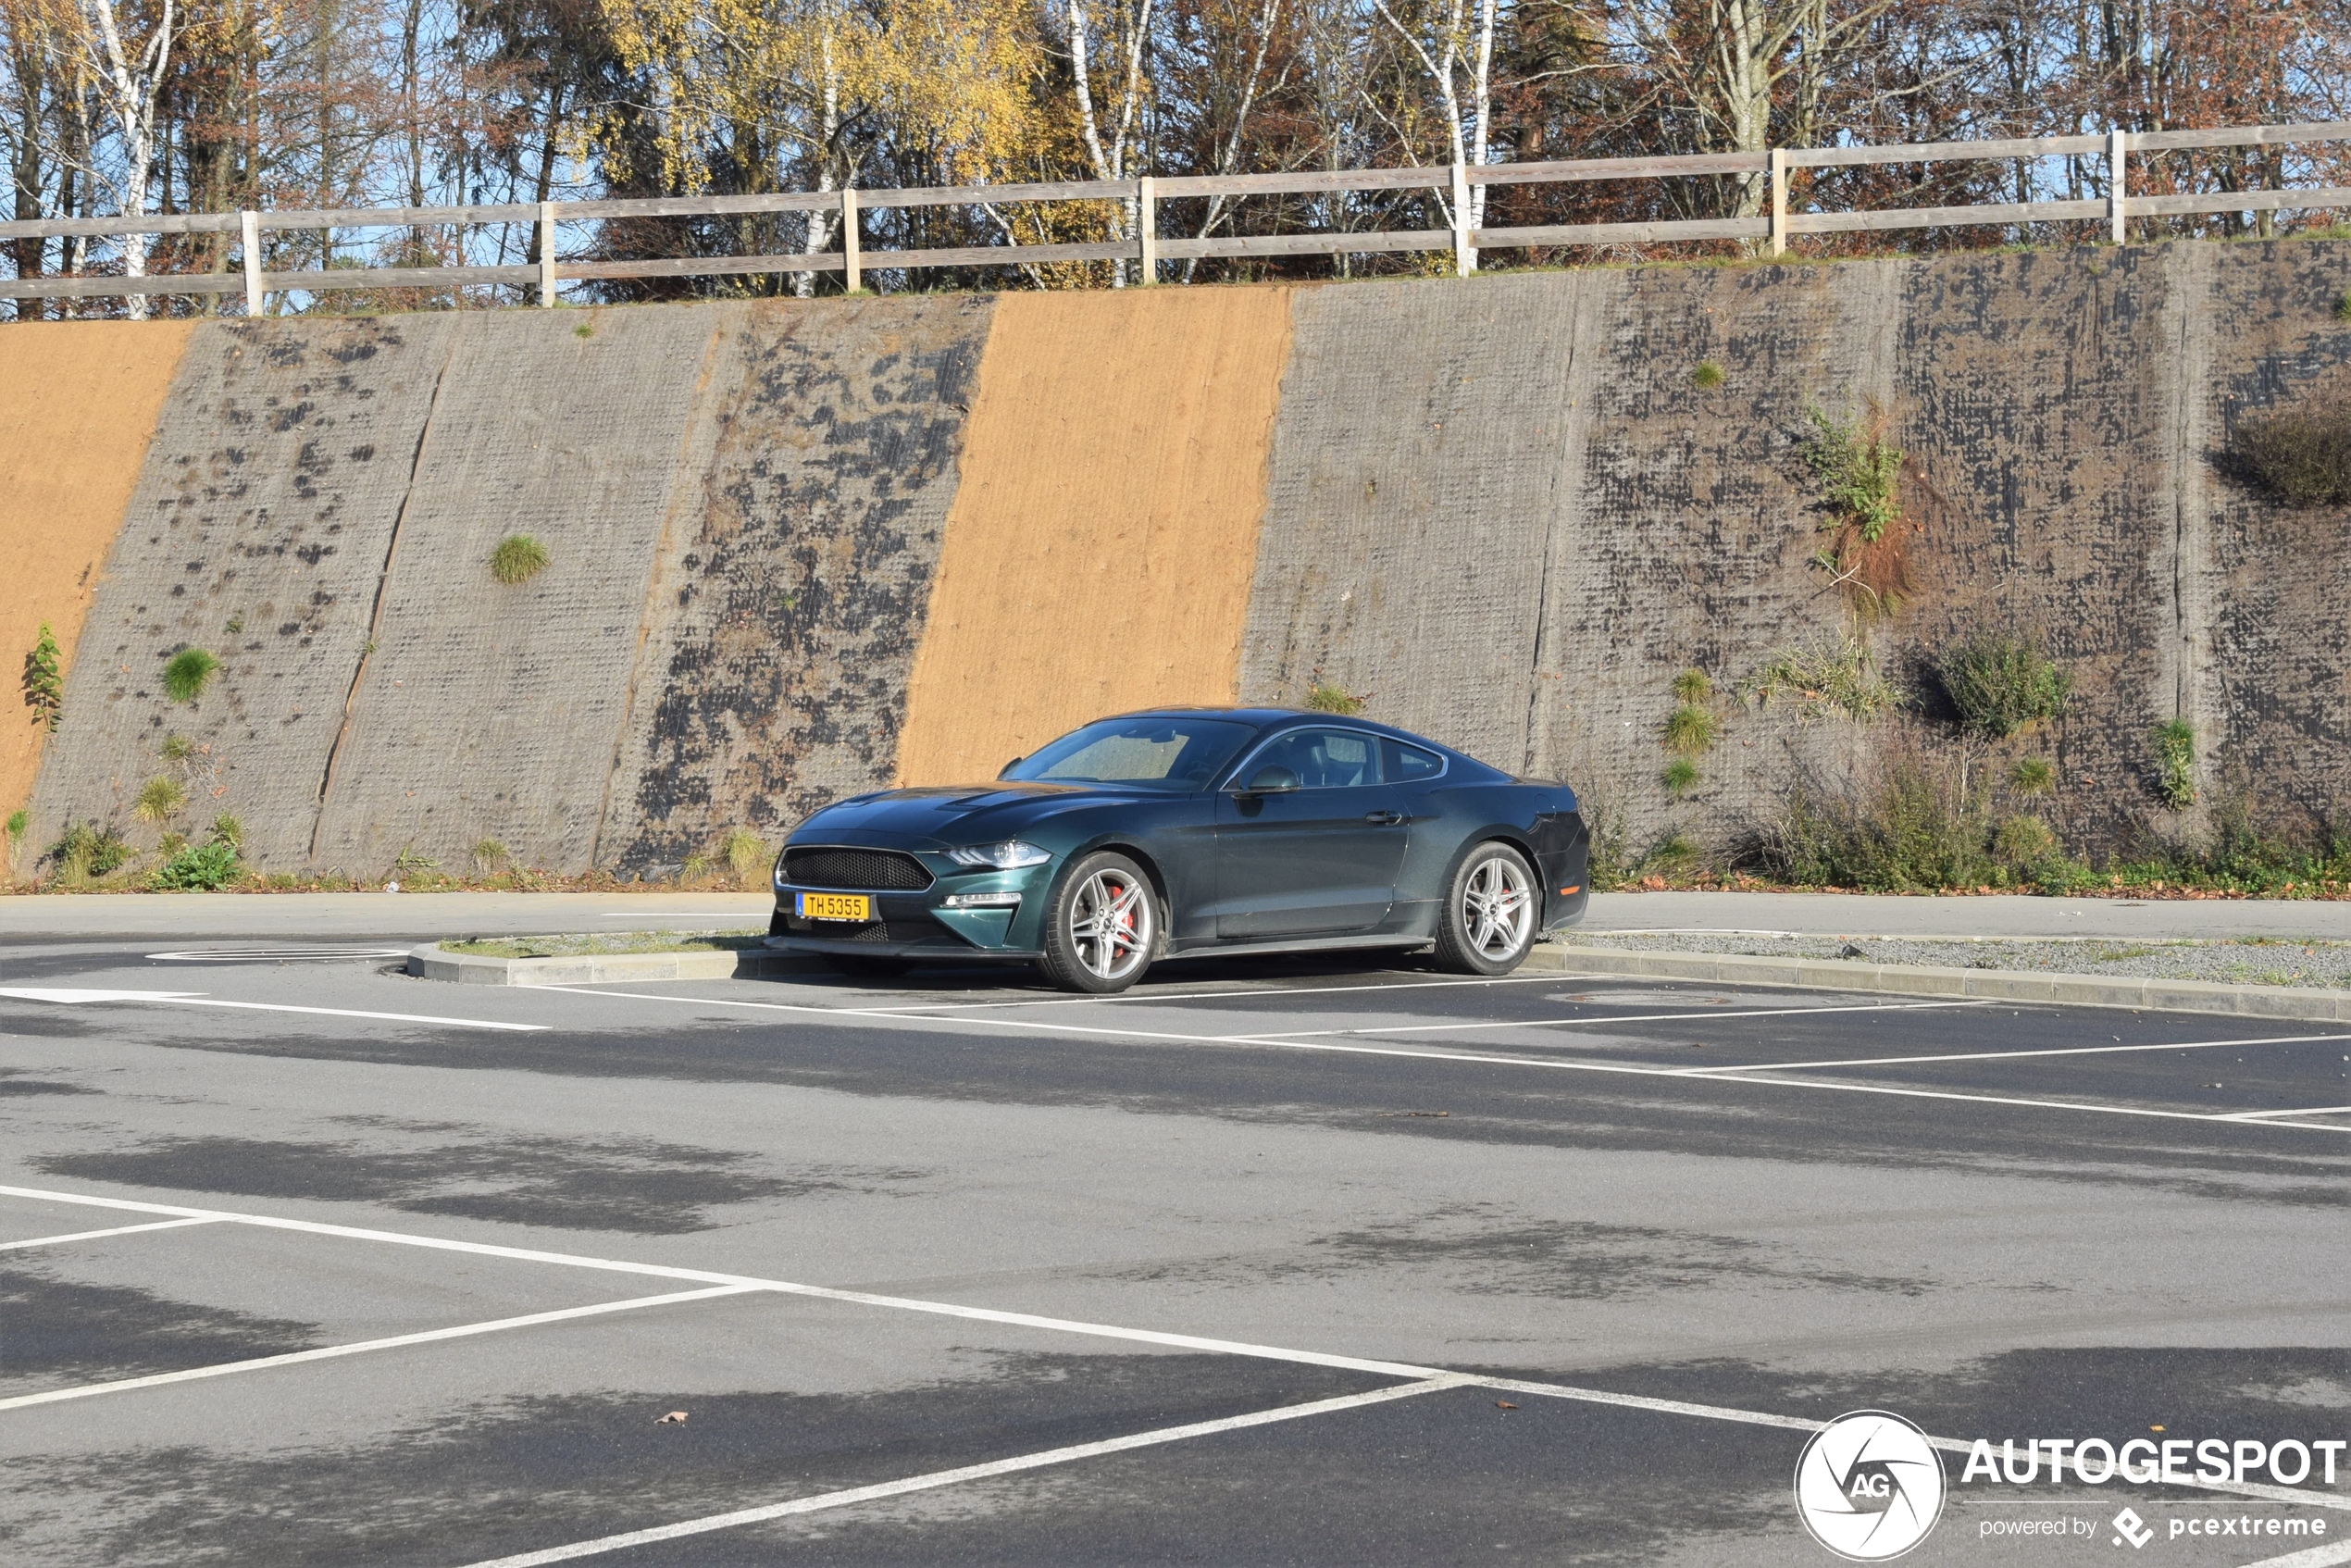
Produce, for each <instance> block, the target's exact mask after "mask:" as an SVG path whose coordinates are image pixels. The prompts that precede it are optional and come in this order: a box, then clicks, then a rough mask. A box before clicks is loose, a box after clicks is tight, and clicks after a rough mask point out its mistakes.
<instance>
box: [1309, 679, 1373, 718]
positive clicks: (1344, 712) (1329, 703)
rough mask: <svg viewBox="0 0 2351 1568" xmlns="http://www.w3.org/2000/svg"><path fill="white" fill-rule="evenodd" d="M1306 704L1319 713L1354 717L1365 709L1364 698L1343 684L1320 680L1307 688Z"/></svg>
mask: <svg viewBox="0 0 2351 1568" xmlns="http://www.w3.org/2000/svg"><path fill="white" fill-rule="evenodd" d="M1306 705H1307V707H1309V708H1310V709H1312V711H1314V712H1315V713H1318V714H1337V715H1339V716H1341V717H1345V718H1352V717H1354V716H1356V715H1357V714H1360V713H1362V711H1363V699H1362V698H1361V697H1358V696H1356V695H1355V694H1354V693H1353V692H1351V691H1348V690H1347V688H1345V687H1343V686H1337V685H1333V684H1332V683H1331V682H1330V681H1327V680H1318V681H1316V682H1314V684H1313V685H1312V686H1310V687H1308V688H1307V689H1306Z"/></svg>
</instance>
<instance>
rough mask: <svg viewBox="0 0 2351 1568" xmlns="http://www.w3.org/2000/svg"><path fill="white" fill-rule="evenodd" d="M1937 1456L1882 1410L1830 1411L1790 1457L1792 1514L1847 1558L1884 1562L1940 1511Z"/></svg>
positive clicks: (1916, 1538)
mask: <svg viewBox="0 0 2351 1568" xmlns="http://www.w3.org/2000/svg"><path fill="white" fill-rule="evenodd" d="M1943 1494H1944V1480H1943V1456H1942V1455H1941V1454H1938V1453H1936V1452H1935V1451H1934V1444H1932V1443H1930V1442H1928V1441H1927V1438H1926V1434H1925V1433H1923V1432H1922V1431H1920V1430H1919V1429H1918V1428H1917V1427H1916V1426H1913V1425H1910V1423H1909V1422H1907V1421H1905V1420H1903V1419H1902V1418H1901V1417H1900V1416H1898V1415H1895V1414H1892V1413H1891V1412H1886V1411H1882V1410H1857V1411H1855V1412H1852V1413H1851V1414H1849V1415H1840V1416H1838V1417H1837V1418H1836V1419H1835V1421H1832V1422H1830V1423H1829V1424H1828V1425H1826V1426H1824V1427H1822V1429H1821V1430H1820V1431H1818V1432H1816V1433H1814V1434H1813V1435H1812V1440H1811V1441H1810V1442H1809V1443H1806V1444H1805V1445H1804V1453H1803V1456H1802V1457H1801V1458H1799V1459H1798V1460H1797V1462H1796V1512H1797V1516H1798V1517H1799V1518H1801V1519H1802V1520H1803V1521H1804V1527H1805V1528H1806V1529H1807V1530H1810V1532H1811V1533H1812V1538H1813V1539H1814V1540H1816V1541H1818V1542H1820V1543H1821V1544H1822V1546H1824V1547H1826V1548H1828V1549H1829V1550H1831V1551H1833V1552H1835V1553H1836V1555H1837V1556H1839V1557H1842V1558H1844V1559H1845V1560H1846V1561H1847V1562H1886V1561H1888V1560H1890V1559H1892V1558H1897V1557H1899V1556H1901V1555H1902V1554H1903V1553H1904V1552H1906V1551H1908V1550H1909V1549H1911V1548H1912V1547H1914V1546H1916V1545H1918V1544H1919V1542H1921V1541H1922V1540H1924V1539H1926V1537H1927V1532H1928V1531H1930V1530H1932V1529H1934V1522H1935V1521H1936V1520H1938V1519H1940V1518H1941V1517H1942V1516H1943Z"/></svg>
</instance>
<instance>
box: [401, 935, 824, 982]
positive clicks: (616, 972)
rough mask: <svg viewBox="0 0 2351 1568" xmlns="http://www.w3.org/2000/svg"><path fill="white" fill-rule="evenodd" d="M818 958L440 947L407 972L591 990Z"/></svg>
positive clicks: (767, 969) (809, 964)
mask: <svg viewBox="0 0 2351 1568" xmlns="http://www.w3.org/2000/svg"><path fill="white" fill-rule="evenodd" d="M824 969H825V964H824V961H823V960H822V959H817V958H808V957H804V956H802V955H801V954H798V953H789V952H764V951H762V950H760V949H757V948H753V949H750V950H748V951H745V952H599V953H583V954H581V955H580V956H578V957H577V958H487V957H484V956H482V955H481V954H479V953H471V952H442V951H441V948H440V945H439V944H438V943H436V944H434V945H432V946H429V947H420V948H417V949H415V950H413V951H412V952H410V953H409V954H408V973H410V974H411V975H417V976H421V977H424V978H425V979H428V980H454V981H455V982H456V983H457V984H459V985H461V986H589V985H595V984H598V983H599V982H602V981H606V980H734V979H753V978H757V977H764V976H770V975H806V974H814V973H816V972H819V971H822V970H824Z"/></svg>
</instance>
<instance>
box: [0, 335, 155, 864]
mask: <svg viewBox="0 0 2351 1568" xmlns="http://www.w3.org/2000/svg"><path fill="white" fill-rule="evenodd" d="M194 325H195V323H193V322H192V321H26V322H13V323H10V324H9V325H7V326H5V327H0V553H5V558H6V562H7V572H6V577H5V578H4V579H0V677H5V684H6V691H5V692H0V816H5V815H7V814H8V813H10V812H13V811H15V810H16V809H17V808H18V807H19V806H21V805H23V804H24V803H25V802H26V800H27V799H28V798H29V797H30V796H31V793H32V776H33V773H34V771H35V770H36V769H37V768H38V767H39V766H40V765H41V751H42V742H43V741H44V740H45V739H46V738H47V735H48V731H47V730H46V729H45V728H42V727H41V726H40V725H38V724H36V723H35V722H33V720H34V715H33V713H32V710H31V708H29V707H28V706H26V704H25V700H24V688H23V684H22V679H23V674H24V658H25V655H26V654H27V653H31V651H32V647H33V643H34V641H35V640H36V639H37V638H38V637H39V636H40V634H41V626H42V623H43V622H44V621H45V622H47V623H48V626H49V629H50V631H51V632H52V633H53V634H54V635H55V636H56V640H57V647H58V649H59V651H60V652H61V653H63V654H64V663H65V664H67V665H70V664H71V663H72V659H73V645H74V641H75V640H76V639H77V638H78V637H80V636H81V621H82V617H83V616H86V615H87V614H89V611H90V602H91V600H92V598H93V596H94V595H95V593H96V591H97V586H98V574H99V571H100V569H101V568H102V567H103V566H105V564H106V551H107V549H108V548H109V547H110V546H111V545H112V544H113V543H114V537H115V534H116V532H117V531H118V529H120V528H121V527H122V512H123V508H124V506H126V505H127V504H129V503H130V500H131V489H132V487H133V486H135V485H136V484H137V483H138V482H139V465H140V462H141V460H142V459H143V457H144V456H145V455H146V451H147V442H148V440H149V438H151V437H152V436H153V435H154V434H155V417H156V416H157V415H158V414H160V413H161V412H162V410H163V400H164V394H165V393H166V392H168V391H169V390H170V387H171V375H172V372H173V371H174V370H176V369H177V368H178V367H179V365H180V351H181V350H182V349H184V348H185V347H186V346H187V342H188V334H189V332H190V331H191V330H193V327H194ZM72 721H73V716H72V715H71V714H70V713H68V714H66V715H65V716H64V722H66V723H68V724H70V723H71V722H72ZM29 852H30V850H29V849H28V853H29ZM23 858H24V856H22V855H20V856H19V859H20V860H21V859H23Z"/></svg>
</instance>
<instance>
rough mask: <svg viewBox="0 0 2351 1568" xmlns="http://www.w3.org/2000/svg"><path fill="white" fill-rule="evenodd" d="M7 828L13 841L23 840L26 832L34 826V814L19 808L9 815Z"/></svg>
mask: <svg viewBox="0 0 2351 1568" xmlns="http://www.w3.org/2000/svg"><path fill="white" fill-rule="evenodd" d="M7 826H8V837H9V839H10V840H17V839H21V838H23V837H24V830H25V829H26V828H30V827H31V826H32V814H31V812H29V811H26V810H24V809H23V808H22V807H19V808H18V809H17V810H15V811H12V812H10V813H9V814H8V825H7Z"/></svg>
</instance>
